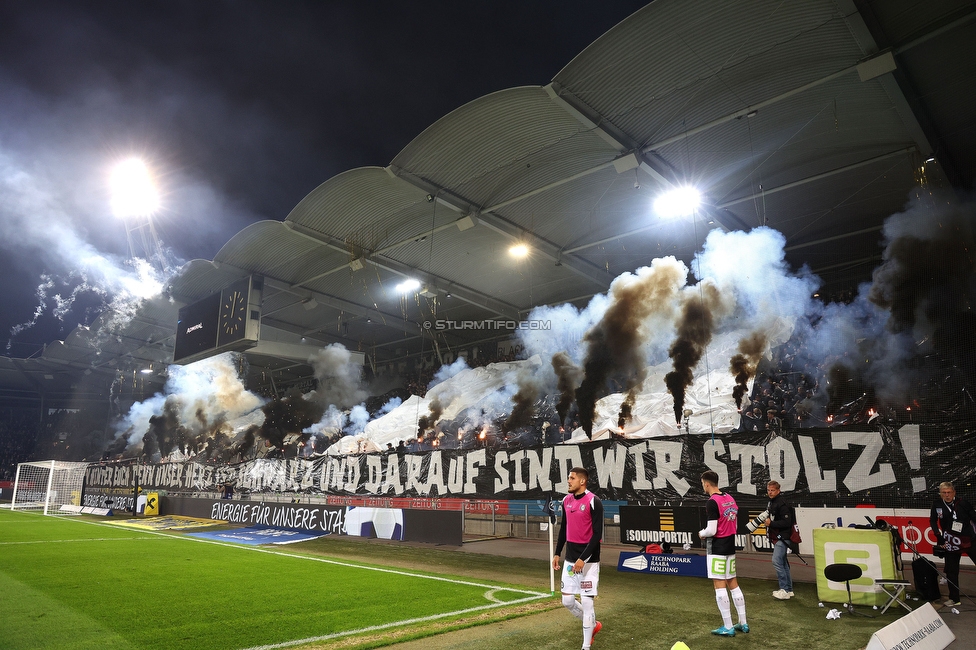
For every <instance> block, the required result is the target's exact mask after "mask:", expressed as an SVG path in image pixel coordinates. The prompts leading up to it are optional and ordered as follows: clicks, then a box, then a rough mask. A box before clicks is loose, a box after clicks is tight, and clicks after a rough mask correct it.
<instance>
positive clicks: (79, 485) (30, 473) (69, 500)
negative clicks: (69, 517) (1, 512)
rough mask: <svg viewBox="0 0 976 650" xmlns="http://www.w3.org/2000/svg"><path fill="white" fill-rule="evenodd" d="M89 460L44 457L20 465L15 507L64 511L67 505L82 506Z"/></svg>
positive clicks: (11, 503)
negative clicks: (74, 460) (70, 460)
mask: <svg viewBox="0 0 976 650" xmlns="http://www.w3.org/2000/svg"><path fill="white" fill-rule="evenodd" d="M87 468H88V463H70V462H66V461H61V460H44V461H36V462H30V463H19V464H18V465H17V476H16V478H14V493H13V498H12V499H11V501H10V509H11V510H43V511H44V514H46V515H47V514H60V513H61V506H63V505H81V492H82V489H83V487H84V484H85V470H86V469H87Z"/></svg>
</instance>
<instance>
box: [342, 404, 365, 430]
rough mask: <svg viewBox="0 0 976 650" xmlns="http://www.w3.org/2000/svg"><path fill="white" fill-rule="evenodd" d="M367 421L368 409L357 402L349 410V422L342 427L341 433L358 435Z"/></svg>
mask: <svg viewBox="0 0 976 650" xmlns="http://www.w3.org/2000/svg"><path fill="white" fill-rule="evenodd" d="M368 423H369V411H367V410H366V407H365V406H364V405H362V404H357V405H356V406H354V407H352V409H351V410H350V411H349V424H348V425H347V426H346V427H345V428H344V429H343V433H345V434H346V435H349V436H355V435H359V434H360V433H362V432H363V429H365V428H366V425H367V424H368Z"/></svg>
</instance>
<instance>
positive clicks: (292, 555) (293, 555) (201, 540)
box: [66, 519, 550, 603]
mask: <svg viewBox="0 0 976 650" xmlns="http://www.w3.org/2000/svg"><path fill="white" fill-rule="evenodd" d="M66 521H76V522H78V523H83V524H91V525H92V526H113V524H108V523H102V522H98V521H85V520H83V519H70V520H66ZM113 530H117V529H116V528H113ZM143 532H144V533H145V534H146V535H159V536H160V537H168V538H170V539H181V540H185V541H191V542H199V543H202V544H214V545H216V546H225V547H227V548H234V549H238V550H242V551H254V552H257V553H266V554H268V555H278V556H280V557H290V558H295V559H299V560H310V561H312V562H322V563H324V564H332V565H335V566H344V567H349V568H352V569H364V570H366V571H378V572H380V573H391V574H394V575H401V576H407V577H410V578H421V579H423V580H437V581H440V582H450V583H452V584H456V585H466V586H469V587H482V588H484V589H488V590H493V591H499V590H504V591H511V592H513V593H517V594H527V595H528V596H529V600H532V599H534V598H548V597H549V596H550V594H549V593H542V592H538V591H531V590H528V589H515V588H512V587H501V586H499V585H489V584H484V583H481V582H470V581H467V580H456V579H454V578H446V577H444V576H437V575H428V574H423V573H412V572H410V571H402V570H400V569H390V568H386V567H372V566H364V565H362V564H353V563H350V562H340V561H339V560H330V559H328V558H324V557H315V556H312V555H300V554H298V553H284V552H282V551H275V550H272V549H266V548H262V547H260V546H247V545H244V544H231V543H229V542H220V541H217V540H211V539H204V538H201V537H187V536H186V535H173V534H170V533H164V532H160V531H155V530H147V531H143ZM510 602H513V603H514V602H518V601H510Z"/></svg>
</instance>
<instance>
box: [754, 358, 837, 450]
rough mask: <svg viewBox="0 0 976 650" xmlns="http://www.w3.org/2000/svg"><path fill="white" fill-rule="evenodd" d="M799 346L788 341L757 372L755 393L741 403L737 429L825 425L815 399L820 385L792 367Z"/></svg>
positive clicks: (771, 429)
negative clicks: (796, 346) (760, 370)
mask: <svg viewBox="0 0 976 650" xmlns="http://www.w3.org/2000/svg"><path fill="white" fill-rule="evenodd" d="M795 358H796V349H795V348H794V347H793V345H792V344H789V343H788V344H786V345H784V346H782V347H780V348H778V349H776V350H775V351H774V354H773V358H772V362H771V363H770V364H769V366H768V367H767V369H766V370H765V371H763V372H760V373H759V374H758V375H756V378H755V381H754V382H753V386H752V393H751V395H750V396H749V400H748V401H745V400H744V401H743V404H742V409H741V411H742V420H741V422H740V424H739V428H738V431H740V432H744V431H782V430H783V429H795V428H802V427H809V426H823V420H822V417H821V414H820V413H818V410H819V409H818V407H817V405H816V403H815V401H814V399H813V398H814V395H815V394H816V390H817V385H816V382H815V381H814V380H813V379H812V378H810V377H809V376H808V375H806V374H804V373H803V372H800V371H795V370H793V367H794V360H795Z"/></svg>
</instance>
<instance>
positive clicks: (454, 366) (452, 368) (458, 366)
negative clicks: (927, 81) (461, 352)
mask: <svg viewBox="0 0 976 650" xmlns="http://www.w3.org/2000/svg"><path fill="white" fill-rule="evenodd" d="M467 369H468V362H467V361H465V359H464V357H458V358H457V359H455V360H454V363H451V364H448V365H444V366H441V367H440V368H439V369H438V370H437V372H436V373H434V378H433V379H431V380H430V382H429V383H428V384H427V390H430V389H431V388H433V387H434V386H436V385H437V384H440V383H443V382H445V381H447V380H448V379H450V378H451V377H453V376H454V375H456V374H458V373H459V372H461V371H462V370H467Z"/></svg>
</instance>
